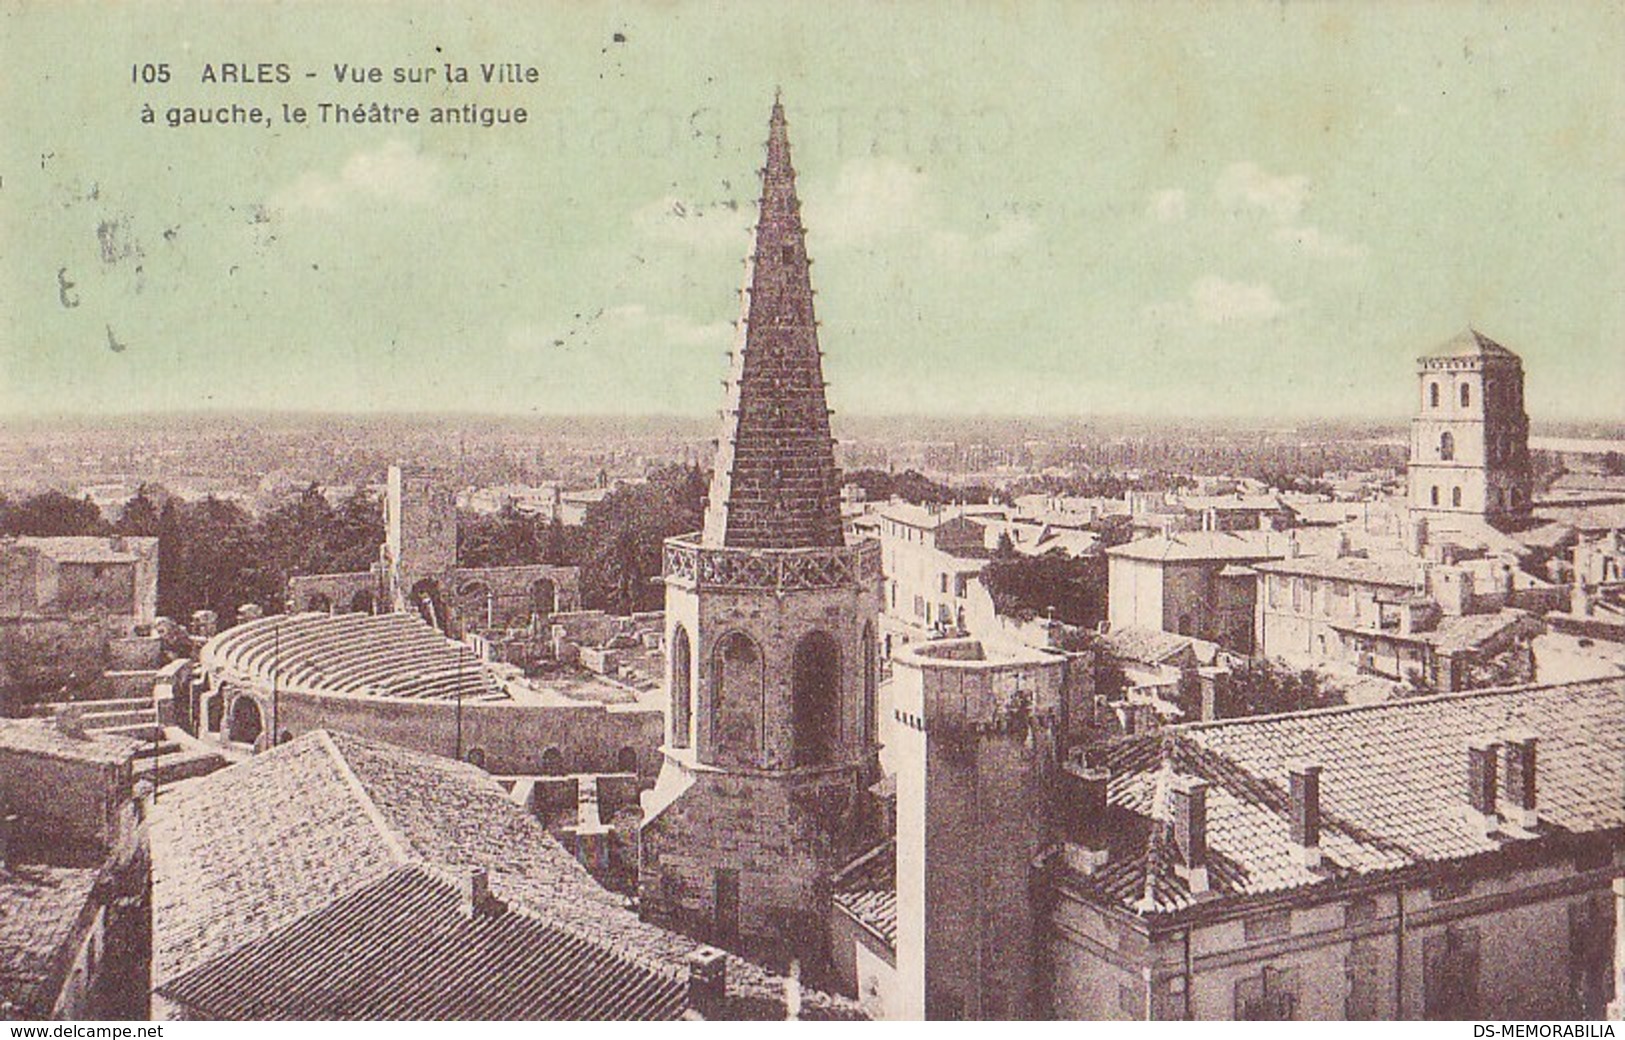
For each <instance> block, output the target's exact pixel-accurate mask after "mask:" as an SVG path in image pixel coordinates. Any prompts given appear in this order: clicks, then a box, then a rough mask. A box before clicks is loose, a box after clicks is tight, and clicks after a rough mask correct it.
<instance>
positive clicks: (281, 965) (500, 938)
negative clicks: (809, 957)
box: [152, 732, 857, 1018]
mask: <svg viewBox="0 0 1625 1040" xmlns="http://www.w3.org/2000/svg"><path fill="white" fill-rule="evenodd" d="M152 843H153V873H154V882H153V903H154V910H153V915H154V952H153V979H154V983H155V989H156V990H157V991H158V992H159V993H160V994H162V995H165V996H170V997H173V998H176V999H181V1000H183V1001H185V1002H187V1003H189V1004H194V1006H198V1007H199V1008H200V1009H201V1010H203V1011H205V1012H207V1013H209V1014H212V1015H218V1016H222V1017H233V1016H236V1015H238V1014H242V1015H248V1016H252V1017H284V1018H346V1017H358V1016H359V1017H373V1016H374V1015H379V1016H386V1015H387V1016H388V1017H406V1018H413V1017H416V1018H448V1017H449V1018H515V1017H517V1018H526V1017H530V1018H548V1017H577V1018H629V1017H640V1018H641V1017H672V1016H673V1015H677V1014H681V1013H683V1012H684V1011H686V1010H687V995H686V994H687V990H686V981H684V980H686V969H685V968H684V963H683V962H684V958H685V957H686V956H687V955H688V954H690V953H692V952H693V951H694V950H696V949H698V948H699V945H700V944H698V943H697V942H695V941H693V940H691V939H688V938H686V937H684V936H681V935H677V934H675V933H673V932H669V931H666V930H665V929H662V928H659V927H656V926H654V925H651V924H648V923H646V922H644V921H641V920H639V919H638V917H637V916H636V915H635V914H634V913H633V912H632V911H631V910H629V909H627V908H626V906H625V903H624V901H623V900H622V899H621V898H620V897H619V896H616V895H614V894H612V893H610V892H608V891H606V890H605V889H603V888H602V887H600V886H599V885H598V883H597V882H596V881H594V880H593V879H592V878H591V877H590V876H589V875H588V874H587V872H586V871H585V870H584V869H583V868H582V867H581V866H580V865H579V864H578V863H577V862H576V861H575V860H574V859H573V858H572V857H571V856H570V855H569V854H568V853H566V852H565V851H564V849H563V848H562V847H560V846H559V844H558V843H557V842H556V841H555V840H554V839H553V838H552V837H551V836H550V835H549V834H548V833H547V832H546V830H545V828H544V827H543V826H542V824H541V823H540V821H538V820H536V819H535V818H533V817H532V816H530V815H529V814H527V813H526V812H524V811H523V810H522V809H520V808H519V807H518V806H516V805H514V804H513V803H512V802H511V801H509V800H508V798H507V797H506V795H505V794H504V792H503V791H502V789H501V787H499V786H498V785H497V784H496V782H495V781H493V780H492V779H491V778H490V777H488V776H486V775H485V774H484V773H483V772H481V771H479V770H477V769H475V768H474V767H472V766H469V765H466V764H463V763H459V762H455V761H452V760H450V759H444V758H439V757H435V756H429V755H421V754H417V753H415V752H410V751H406V750H403V749H400V748H396V747H393V746H391V745H387V744H382V743H378V742H374V741H370V740H366V739H363V738H360V737H354V736H349V735H347V734H341V733H332V734H329V733H326V732H316V733H311V734H308V735H306V736H303V737H301V738H299V739H297V740H295V741H292V742H291V743H288V744H285V745H282V746H281V747H278V748H276V749H275V750H273V751H270V752H268V753H265V754H262V755H258V756H256V757H254V758H252V759H250V760H249V761H247V762H245V763H243V764H241V765H238V766H235V767H233V768H231V769H227V770H224V771H222V772H219V773H216V774H213V775H212V776H209V777H207V778H204V779H202V780H199V781H197V782H196V783H194V784H191V785H188V786H186V787H184V788H181V789H178V790H177V791H176V793H175V794H173V795H172V796H167V797H166V798H165V800H164V802H163V803H161V815H160V817H159V818H158V819H157V820H156V821H155V822H154V825H153V831H152ZM471 867H479V868H483V869H484V870H486V871H487V873H488V876H489V879H490V890H491V894H492V896H493V897H495V899H496V900H498V901H500V903H501V904H502V907H501V908H500V909H499V911H497V912H495V913H494V914H492V915H488V916H484V917H477V918H476V919H475V920H474V921H468V920H466V919H464V918H462V917H460V916H457V917H455V918H453V917H452V916H448V911H447V907H448V906H450V905H451V903H450V902H448V901H451V900H454V899H455V898H456V897H455V895H454V891H455V881H456V879H457V878H458V877H461V876H465V875H466V873H467V871H468V869H469V868H471ZM435 921H438V922H440V925H439V927H438V929H437V927H435V926H432V925H431V924H430V922H435ZM448 928H449V929H452V931H453V934H452V935H451V936H449V937H448V936H447V935H446V934H445V930H446V929H448ZM481 951H484V954H486V955H488V956H482V953H481ZM374 962H376V963H377V964H379V965H389V966H390V967H389V969H388V973H387V974H384V975H378V974H377V972H376V971H374V969H372V968H368V967H366V965H370V964H372V963H374ZM585 965H595V966H596V967H594V968H593V971H594V973H595V974H594V975H593V978H594V979H595V980H596V982H595V983H594V984H591V985H589V984H585V983H583V982H582V980H581V977H580V976H579V974H578V973H579V971H580V970H581V968H582V967H583V966H585ZM383 970H384V969H383V968H378V969H377V971H383ZM369 972H371V974H369ZM379 978H388V979H389V980H390V986H391V987H393V992H395V994H396V998H397V999H395V1000H393V1001H391V1002H390V1004H389V1006H388V1007H387V1008H382V1007H379V1006H378V1005H377V1004H376V1003H375V1002H374V1003H369V1001H373V1000H374V997H373V995H372V990H373V989H374V988H376V982H377V979H379ZM369 979H372V980H373V981H371V982H369V981H368V980H369ZM336 980H342V981H343V984H342V985H341V984H339V983H338V981H336ZM674 986H676V989H673V987H674ZM728 987H729V998H730V1001H734V1002H740V1003H744V1004H748V1005H749V1006H751V1007H753V1008H756V1009H757V1013H760V1014H770V1013H771V1009H772V1008H773V1007H778V1008H779V1009H780V1010H779V1012H778V1013H780V1014H782V999H783V994H784V989H785V983H784V980H783V979H781V978H777V977H775V976H773V975H771V974H770V973H769V972H767V971H765V970H763V969H762V968H760V967H758V966H756V965H754V964H750V963H749V962H746V961H743V960H739V959H737V958H730V960H729V964H728ZM450 991H456V992H450ZM679 991H681V992H680V993H679ZM673 994H677V995H676V996H674V995H673ZM801 1009H802V1013H803V1015H804V1016H806V1017H856V1015H857V1012H856V1009H855V1007H854V1006H853V1005H851V1004H850V1003H848V1002H846V1001H843V1000H841V999H840V998H835V997H830V996H828V995H826V994H822V993H817V992H815V991H803V994H802V1004H801Z"/></svg>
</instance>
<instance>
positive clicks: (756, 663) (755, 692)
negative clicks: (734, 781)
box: [711, 632, 763, 765]
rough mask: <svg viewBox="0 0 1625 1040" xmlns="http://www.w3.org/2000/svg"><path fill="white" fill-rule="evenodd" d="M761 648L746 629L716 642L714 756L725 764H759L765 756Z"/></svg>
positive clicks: (713, 703)
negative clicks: (763, 744) (763, 747)
mask: <svg viewBox="0 0 1625 1040" xmlns="http://www.w3.org/2000/svg"><path fill="white" fill-rule="evenodd" d="M762 669H763V662H762V651H761V648H760V647H758V646H757V645H756V642H755V640H753V639H751V638H750V636H747V635H746V634H745V633H743V632H731V633H729V634H728V635H726V636H724V637H723V638H722V640H721V641H720V642H718V643H717V651H716V660H715V662H714V663H713V665H712V669H711V672H712V676H713V678H712V694H711V744H712V748H711V750H712V756H713V757H714V758H715V760H716V761H717V762H719V763H723V764H726V765H759V764H761V759H762V695H763V689H762V680H763V670H762Z"/></svg>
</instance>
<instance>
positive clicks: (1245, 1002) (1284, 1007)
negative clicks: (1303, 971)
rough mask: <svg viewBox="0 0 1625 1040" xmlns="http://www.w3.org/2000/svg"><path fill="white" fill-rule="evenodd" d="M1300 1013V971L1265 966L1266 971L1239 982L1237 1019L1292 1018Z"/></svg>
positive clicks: (1281, 1020) (1289, 1019) (1274, 1019)
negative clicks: (1298, 974)
mask: <svg viewBox="0 0 1625 1040" xmlns="http://www.w3.org/2000/svg"><path fill="white" fill-rule="evenodd" d="M1297 1017H1298V981H1297V978H1296V973H1295V972H1292V971H1282V970H1280V969H1278V968H1265V969H1264V971H1263V973H1262V974H1259V975H1254V976H1253V977H1252V978H1250V979H1241V980H1240V981H1238V982H1237V983H1236V1020H1237V1021H1239V1022H1290V1021H1292V1020H1293V1019H1295V1018H1297Z"/></svg>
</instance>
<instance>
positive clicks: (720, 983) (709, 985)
mask: <svg viewBox="0 0 1625 1040" xmlns="http://www.w3.org/2000/svg"><path fill="white" fill-rule="evenodd" d="M685 960H686V961H687V963H688V1004H689V1007H691V1008H692V1009H694V1010H695V1011H696V1012H698V1013H699V1014H700V1015H701V1016H703V1017H705V1018H710V1019H717V1018H721V1017H722V1011H723V1008H724V1005H725V1004H726V1003H727V999H728V955H727V954H725V953H723V952H722V951H721V950H719V949H717V948H716V947H715V946H701V947H700V948H699V949H697V950H695V951H694V952H693V953H690V954H689V955H688V956H687V957H686V958H685Z"/></svg>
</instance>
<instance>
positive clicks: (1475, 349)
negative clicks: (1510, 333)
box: [1422, 328, 1518, 360]
mask: <svg viewBox="0 0 1625 1040" xmlns="http://www.w3.org/2000/svg"><path fill="white" fill-rule="evenodd" d="M1422 356H1423V357H1424V358H1459V357H1484V356H1491V357H1504V358H1512V359H1513V360H1517V358H1518V355H1516V354H1514V353H1513V352H1512V351H1510V350H1508V349H1507V348H1505V347H1503V346H1501V344H1499V343H1497V342H1495V341H1494V340H1493V339H1490V338H1489V337H1488V336H1486V335H1484V334H1483V333H1482V332H1479V331H1478V330H1477V329H1474V328H1468V329H1466V330H1464V331H1462V332H1458V333H1457V334H1456V335H1454V336H1452V337H1450V338H1449V339H1447V340H1445V341H1444V342H1443V343H1441V344H1439V345H1438V346H1437V347H1434V348H1433V349H1432V350H1430V351H1428V352H1427V353H1426V354H1423V355H1422Z"/></svg>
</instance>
